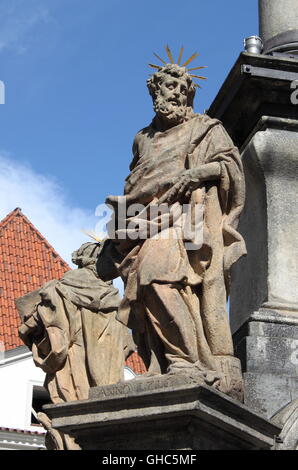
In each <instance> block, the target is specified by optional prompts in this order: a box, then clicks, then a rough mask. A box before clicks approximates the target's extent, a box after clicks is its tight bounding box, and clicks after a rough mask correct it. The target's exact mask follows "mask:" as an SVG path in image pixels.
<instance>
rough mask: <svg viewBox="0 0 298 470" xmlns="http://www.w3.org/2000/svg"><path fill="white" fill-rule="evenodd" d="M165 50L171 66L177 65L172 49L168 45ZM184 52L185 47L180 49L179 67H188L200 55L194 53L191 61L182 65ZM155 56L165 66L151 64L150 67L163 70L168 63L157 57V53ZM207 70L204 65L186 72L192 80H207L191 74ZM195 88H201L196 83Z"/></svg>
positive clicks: (188, 60)
mask: <svg viewBox="0 0 298 470" xmlns="http://www.w3.org/2000/svg"><path fill="white" fill-rule="evenodd" d="M165 50H166V53H167V56H168V59H169V61H170V64H175V61H174V59H173V54H172V52H171V49H170V48H169V46H168V45H166V46H165ZM183 52H184V47H183V46H182V47H181V49H180V52H179V57H178V60H177V62H176V65H179V67H186V66H187V65H188V64H190V63H191V62H192V61H193V60H194V59H196V58H197V57H198V56H199V54H198V53H197V52H194V53H193V54H192V55H191V56H190V58H189V59H187V60H186V61H185V62H184V63H183V64H182V65H180V64H181V60H182V56H183ZM153 54H154V55H155V57H156V58H157V59H158V60H159V61H160V62H161V63H162V64H163V65H155V64H149V67H151V68H153V69H156V70H161V69H162V68H163V67H164V66H165V65H167V63H166V61H165V60H164V59H162V58H161V57H160V56H159V55H157V54H156V53H155V52H153ZM205 68H207V66H205V65H203V66H201V67H194V68H191V69H186V72H187V73H188V74H189V76H190V77H192V78H197V79H199V80H207V77H202V76H200V75H194V74H192V73H189V72H193V71H194V70H201V69H205ZM194 86H196V87H198V88H201V87H200V85H198V84H197V83H194Z"/></svg>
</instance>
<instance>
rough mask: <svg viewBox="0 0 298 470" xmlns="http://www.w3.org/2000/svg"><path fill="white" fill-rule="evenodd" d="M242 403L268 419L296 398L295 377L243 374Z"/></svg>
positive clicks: (260, 373) (265, 373) (271, 374)
mask: <svg viewBox="0 0 298 470" xmlns="http://www.w3.org/2000/svg"><path fill="white" fill-rule="evenodd" d="M243 377H244V403H245V405H246V406H248V407H249V408H251V409H252V410H255V411H257V412H258V413H261V414H263V415H264V416H266V417H267V418H268V419H270V418H272V416H273V415H274V414H275V413H277V412H278V411H279V410H280V409H281V408H283V407H284V406H285V404H288V403H290V402H291V401H292V399H293V397H295V396H297V391H298V377H297V375H292V376H291V375H286V374H276V373H270V372H269V371H268V372H244V374H243Z"/></svg>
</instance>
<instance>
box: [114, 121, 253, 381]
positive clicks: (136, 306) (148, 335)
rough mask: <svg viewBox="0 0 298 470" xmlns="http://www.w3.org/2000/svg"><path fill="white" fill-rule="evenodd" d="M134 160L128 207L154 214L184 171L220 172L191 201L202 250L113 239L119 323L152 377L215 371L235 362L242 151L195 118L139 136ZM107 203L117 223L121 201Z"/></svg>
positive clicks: (177, 242)
mask: <svg viewBox="0 0 298 470" xmlns="http://www.w3.org/2000/svg"><path fill="white" fill-rule="evenodd" d="M133 153H134V158H133V161H132V163H131V166H130V170H131V173H130V174H129V176H128V177H127V179H126V184H125V190H124V195H125V197H126V204H127V206H129V205H130V204H133V203H140V204H143V205H144V206H148V207H149V206H150V204H154V203H156V202H157V203H158V200H159V198H160V197H161V196H162V195H165V194H166V192H167V191H168V190H169V189H170V188H171V186H172V185H173V181H174V180H175V178H176V177H177V176H178V175H179V174H181V173H182V172H183V171H185V170H187V169H195V168H198V167H201V166H204V165H206V164H208V163H213V162H218V163H219V165H220V168H221V177H220V180H213V181H205V182H203V183H202V184H201V185H200V187H199V188H198V189H196V190H195V191H194V192H193V193H192V196H191V201H190V202H191V203H192V204H202V205H203V208H204V222H203V245H202V246H201V247H200V248H198V249H197V250H192V251H187V250H186V248H185V245H184V241H185V240H183V239H174V237H172V239H152V238H151V239H150V238H149V239H146V240H130V241H128V240H121V239H119V232H120V231H118V232H117V231H116V236H115V240H114V244H115V247H116V249H117V251H118V253H121V255H122V262H121V263H120V264H118V269H119V272H120V273H121V275H122V278H123V280H124V282H125V286H126V289H125V295H124V299H123V301H122V303H121V305H120V309H119V313H118V318H119V319H120V320H121V321H122V322H123V323H124V324H126V325H128V326H129V327H130V328H132V329H133V331H134V332H135V340H136V342H137V343H138V345H139V353H140V354H141V355H142V356H143V359H144V361H145V364H146V365H147V366H148V367H149V371H150V370H151V371H152V372H153V373H156V372H166V371H168V370H169V369H168V367H169V365H171V364H178V363H179V361H181V360H182V367H184V366H185V365H186V364H189V365H190V366H191V365H194V364H195V365H196V366H197V368H198V369H199V370H205V371H206V370H212V371H214V370H218V369H219V367H218V362H216V361H215V360H214V359H215V358H216V357H218V358H220V357H226V356H232V355H233V346H232V338H231V332H230V327H229V322H228V316H227V311H226V301H227V293H228V285H229V270H230V268H231V266H232V265H233V263H235V262H236V261H237V260H238V259H239V258H240V257H241V256H242V255H243V254H244V253H245V243H244V241H243V239H242V237H241V236H240V234H239V233H238V232H237V230H236V228H237V223H238V219H239V215H240V213H241V210H242V208H243V204H244V195H245V189H244V179H243V171H242V164H241V160H240V155H239V152H238V150H237V148H236V147H234V145H233V143H232V141H231V139H230V138H229V136H228V135H227V133H226V131H225V130H224V128H223V127H222V125H221V123H220V122H219V121H217V120H214V119H211V118H209V117H208V116H206V115H198V114H194V115H192V117H191V118H190V119H188V120H187V121H186V122H184V123H182V124H179V125H176V126H174V127H172V128H170V129H168V130H166V131H163V132H160V131H158V130H157V129H156V128H155V125H154V121H153V123H152V124H151V125H150V126H149V127H147V128H145V129H143V130H142V131H140V132H139V133H138V134H137V136H136V138H135V141H134V145H133ZM122 198H123V196H122ZM165 202H166V201H165ZM185 202H187V201H185ZM107 203H109V204H111V205H112V206H113V207H114V209H115V213H116V218H117V210H118V208H117V204H118V203H119V198H117V197H114V196H110V197H109V198H108V199H107ZM148 223H149V224H150V222H148ZM116 228H117V227H116ZM173 230H174V228H173ZM157 337H158V338H159V339H157ZM161 343H162V344H161ZM163 356H165V358H166V361H164V360H163ZM183 364H184V365H183Z"/></svg>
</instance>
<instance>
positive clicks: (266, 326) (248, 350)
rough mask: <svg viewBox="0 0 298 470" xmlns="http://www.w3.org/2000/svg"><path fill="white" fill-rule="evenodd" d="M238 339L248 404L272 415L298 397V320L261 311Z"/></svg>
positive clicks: (245, 400)
mask: <svg viewBox="0 0 298 470" xmlns="http://www.w3.org/2000/svg"><path fill="white" fill-rule="evenodd" d="M283 322H286V323H283ZM234 341H235V354H236V355H237V357H239V358H240V360H241V364H242V370H243V372H244V388H245V394H244V403H245V404H246V405H247V406H250V407H251V408H252V409H254V410H256V411H258V412H260V413H263V414H264V415H265V416H267V417H268V418H271V416H272V415H273V414H274V413H276V412H277V411H278V410H279V409H280V408H282V407H283V406H285V405H286V404H288V403H289V402H290V401H291V400H292V399H293V397H295V396H298V319H296V317H295V316H293V315H292V316H290V315H287V316H286V315H283V314H278V313H277V312H275V311H271V312H270V311H268V310H266V312H265V311H263V312H262V311H259V312H258V313H256V314H254V315H252V316H251V317H250V318H249V321H248V322H247V323H246V324H244V325H243V326H242V328H240V330H239V331H238V332H237V333H236V334H235V335H234Z"/></svg>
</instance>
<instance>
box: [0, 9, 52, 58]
mask: <svg viewBox="0 0 298 470" xmlns="http://www.w3.org/2000/svg"><path fill="white" fill-rule="evenodd" d="M52 21H54V20H53V18H52V17H51V16H50V14H49V11H48V10H47V9H46V8H44V7H43V6H41V5H37V4H36V2H35V1H33V2H32V1H30V2H29V4H28V0H27V2H26V4H24V2H23V1H22V0H9V1H7V0H5V1H4V2H3V3H2V5H1V6H0V53H1V52H3V51H5V50H6V49H10V50H14V51H15V52H18V53H23V52H24V51H26V48H27V46H26V39H27V36H28V34H29V33H31V32H32V30H33V29H34V27H35V26H36V25H38V24H41V23H49V22H52Z"/></svg>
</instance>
